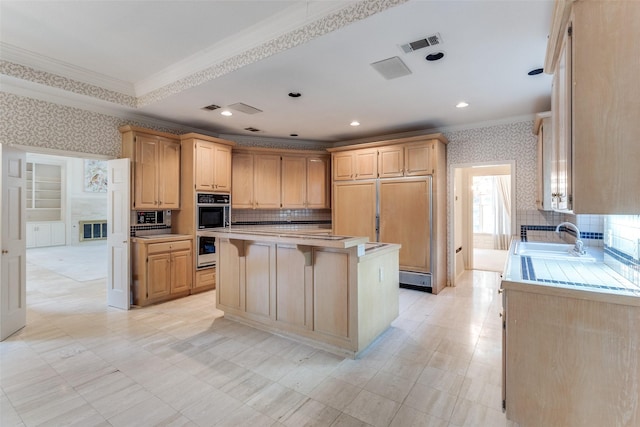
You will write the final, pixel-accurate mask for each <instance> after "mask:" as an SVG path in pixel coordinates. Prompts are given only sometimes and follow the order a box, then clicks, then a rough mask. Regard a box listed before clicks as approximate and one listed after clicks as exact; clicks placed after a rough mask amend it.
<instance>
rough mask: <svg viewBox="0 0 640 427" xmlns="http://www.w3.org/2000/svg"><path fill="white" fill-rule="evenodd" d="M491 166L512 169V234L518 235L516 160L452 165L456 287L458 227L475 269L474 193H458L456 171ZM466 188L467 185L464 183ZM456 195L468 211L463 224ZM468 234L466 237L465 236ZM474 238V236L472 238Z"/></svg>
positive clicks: (451, 253)
mask: <svg viewBox="0 0 640 427" xmlns="http://www.w3.org/2000/svg"><path fill="white" fill-rule="evenodd" d="M491 166H509V167H510V169H511V234H512V235H514V236H515V235H516V225H517V224H516V222H517V221H516V205H517V200H516V196H517V188H516V173H517V169H516V161H515V160H498V161H489V162H474V163H456V164H452V165H451V167H450V168H449V177H448V178H449V183H450V185H449V194H448V200H449V212H451V216H450V220H449V225H448V226H449V230H448V231H449V245H448V246H449V259H450V260H451V262H450V263H449V270H450V271H449V277H450V278H451V286H455V283H456V280H457V279H458V277H457V275H456V271H457V265H456V263H457V262H459V261H458V260H457V259H456V249H457V248H456V246H458V245H456V244H455V242H456V228H459V227H457V225H461V226H462V233H463V236H462V237H463V242H464V241H465V240H466V241H467V244H466V245H465V244H463V246H462V250H463V252H464V254H465V255H466V257H467V259H469V260H470V265H469V266H470V267H471V268H473V244H469V234H471V235H472V232H470V230H472V227H473V193H472V192H471V191H468V190H469V189H468V188H467V189H466V191H458V192H456V188H455V185H456V171H461V172H463V173H464V172H466V171H468V170H470V169H473V168H482V167H491ZM463 181H464V179H463ZM462 185H463V186H464V185H465V183H464V182H463V183H462ZM456 195H458V196H459V197H462V198H463V199H462V200H460V201H461V202H462V203H461V204H462V206H461V207H460V208H461V209H464V210H465V211H466V217H465V215H464V213H465V211H463V218H462V221H463V222H462V224H457V215H456V213H457V209H456V201H457V200H456V199H455V197H456ZM465 233H467V235H466V236H465V235H464V234H465ZM471 237H472V236H471Z"/></svg>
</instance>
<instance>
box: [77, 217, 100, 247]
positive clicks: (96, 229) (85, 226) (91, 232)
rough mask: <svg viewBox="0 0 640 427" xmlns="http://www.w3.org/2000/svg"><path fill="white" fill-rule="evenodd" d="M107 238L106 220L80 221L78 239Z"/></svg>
mask: <svg viewBox="0 0 640 427" xmlns="http://www.w3.org/2000/svg"><path fill="white" fill-rule="evenodd" d="M106 238H107V220H106V219H103V220H93V221H80V241H81V242H84V241H87V240H105V239H106Z"/></svg>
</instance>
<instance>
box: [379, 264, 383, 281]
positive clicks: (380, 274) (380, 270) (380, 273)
mask: <svg viewBox="0 0 640 427" xmlns="http://www.w3.org/2000/svg"><path fill="white" fill-rule="evenodd" d="M378 280H379V281H381V282H382V281H383V280H384V271H383V270H382V267H380V269H378Z"/></svg>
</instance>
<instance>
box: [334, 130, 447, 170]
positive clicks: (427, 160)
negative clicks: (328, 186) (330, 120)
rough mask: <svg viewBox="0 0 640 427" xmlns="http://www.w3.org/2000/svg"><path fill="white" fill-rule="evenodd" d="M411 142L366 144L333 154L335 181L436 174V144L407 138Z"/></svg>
mask: <svg viewBox="0 0 640 427" xmlns="http://www.w3.org/2000/svg"><path fill="white" fill-rule="evenodd" d="M405 139H408V140H409V141H410V142H407V143H397V141H395V140H392V141H385V142H384V143H382V144H388V145H381V143H374V144H373V145H374V146H373V147H372V146H371V145H372V144H363V148H361V149H353V150H348V151H337V152H334V153H333V160H332V163H333V179H334V181H350V180H361V179H373V178H397V177H403V176H424V175H432V174H434V173H435V166H434V165H433V164H432V161H431V158H432V156H433V149H434V141H433V140H432V139H430V137H412V138H405Z"/></svg>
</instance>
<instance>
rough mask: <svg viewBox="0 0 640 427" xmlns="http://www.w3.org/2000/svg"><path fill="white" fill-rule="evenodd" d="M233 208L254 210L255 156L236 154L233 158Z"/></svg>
mask: <svg viewBox="0 0 640 427" xmlns="http://www.w3.org/2000/svg"><path fill="white" fill-rule="evenodd" d="M231 164H232V167H231V182H232V185H233V187H232V188H233V189H232V191H231V207H233V208H236V209H252V208H253V207H254V206H253V202H254V199H253V154H247V153H234V154H233V156H232V158H231Z"/></svg>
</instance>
